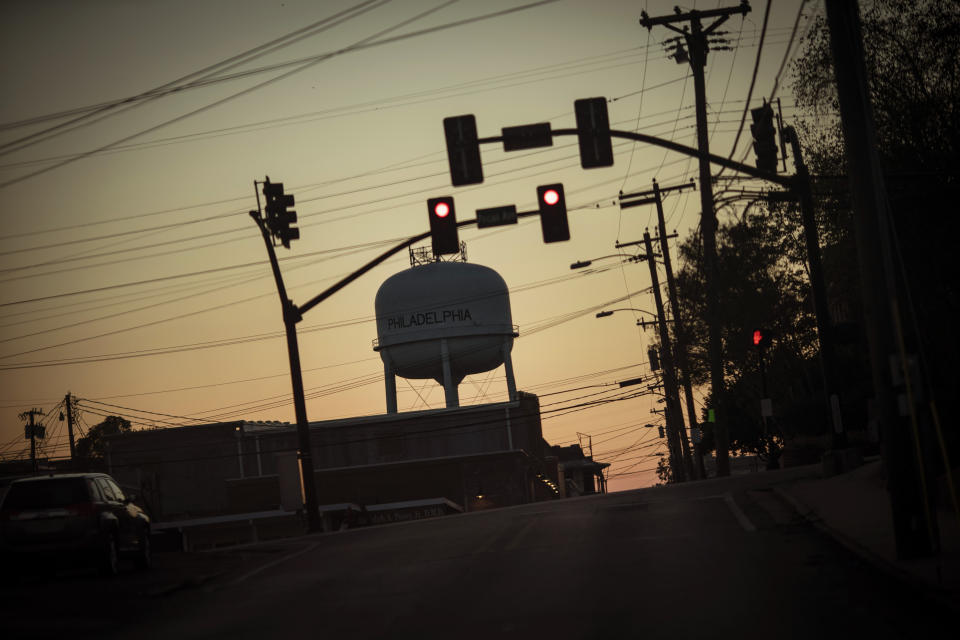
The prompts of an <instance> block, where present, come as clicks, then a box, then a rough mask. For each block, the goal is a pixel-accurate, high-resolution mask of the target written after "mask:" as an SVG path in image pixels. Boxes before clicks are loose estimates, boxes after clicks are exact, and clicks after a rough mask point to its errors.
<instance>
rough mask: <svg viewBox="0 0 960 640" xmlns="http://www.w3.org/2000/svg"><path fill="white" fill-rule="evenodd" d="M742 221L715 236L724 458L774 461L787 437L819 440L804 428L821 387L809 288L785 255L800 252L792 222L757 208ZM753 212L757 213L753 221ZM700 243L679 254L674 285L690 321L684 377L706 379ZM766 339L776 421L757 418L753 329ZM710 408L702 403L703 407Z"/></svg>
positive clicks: (809, 426)
mask: <svg viewBox="0 0 960 640" xmlns="http://www.w3.org/2000/svg"><path fill="white" fill-rule="evenodd" d="M753 211H754V212H755V213H753V214H750V215H744V216H743V217H742V218H741V219H740V220H739V221H734V222H728V223H723V224H721V225H720V228H719V229H718V231H717V270H716V274H715V281H716V283H717V284H718V286H719V287H720V288H721V291H723V292H724V299H723V300H722V304H721V305H720V315H719V318H718V320H719V322H720V331H721V339H722V342H723V356H724V362H723V365H724V378H725V381H726V387H727V396H726V402H725V407H726V410H727V412H728V424H729V431H730V448H731V450H732V451H733V452H734V453H753V454H760V455H764V456H766V455H769V454H771V453H773V454H774V455H776V451H775V450H776V449H778V448H779V442H780V441H781V440H782V438H783V437H784V436H785V435H797V434H804V433H811V432H812V431H819V430H821V429H822V427H821V426H820V424H819V421H818V420H816V419H812V418H811V414H812V413H814V412H815V411H816V410H817V403H818V402H819V401H820V398H819V395H818V394H820V392H821V391H822V385H821V383H820V380H819V379H818V373H817V370H816V364H817V360H816V358H817V347H816V334H815V332H814V321H813V315H812V304H811V303H810V299H809V293H808V292H809V285H808V284H807V279H806V275H805V273H804V271H803V266H802V264H799V263H798V262H797V260H796V259H794V258H793V257H792V255H794V254H795V253H796V249H795V248H791V247H790V245H792V244H798V243H801V240H800V239H799V237H800V233H801V231H800V227H799V222H798V220H799V215H798V214H795V213H794V214H791V213H790V211H789V210H788V209H772V208H767V207H764V206H763V205H762V204H759V206H758V207H757V208H755V209H753ZM758 211H759V212H758ZM699 247H700V245H699V242H698V239H697V238H691V239H689V240H687V241H686V242H685V243H684V244H682V245H681V247H680V253H681V256H682V259H681V262H682V264H683V265H684V266H683V268H682V269H681V270H680V272H679V274H678V276H677V282H678V293H679V295H680V298H681V300H680V304H681V307H682V308H683V310H682V313H683V315H684V317H685V318H688V319H689V320H688V322H687V323H686V324H687V329H688V332H689V335H687V336H686V342H687V344H688V345H690V347H691V356H692V358H691V359H692V369H691V372H690V373H691V377H692V379H693V381H694V382H695V383H698V384H703V383H705V382H706V381H707V379H708V373H709V372H708V367H707V353H706V343H707V323H706V315H705V314H706V304H705V288H704V280H703V277H702V269H701V263H702V260H701V256H700V251H699ZM760 327H762V328H764V329H768V330H771V331H773V333H774V334H775V335H776V339H775V340H774V341H773V343H772V344H771V345H770V346H769V347H767V349H766V353H765V369H766V383H767V395H768V397H771V398H774V399H775V400H776V402H775V409H776V415H777V416H778V417H777V419H776V420H774V421H769V420H768V421H767V422H766V423H764V421H763V419H762V417H761V415H760V399H761V398H762V397H763V384H762V381H761V375H760V361H759V352H758V350H757V348H756V347H754V346H753V343H752V333H753V330H754V329H756V328H760ZM709 402H710V398H708V406H709ZM703 424H704V446H705V448H706V449H707V450H712V449H713V448H714V441H713V431H712V424H710V423H707V422H706V420H704V421H703Z"/></svg>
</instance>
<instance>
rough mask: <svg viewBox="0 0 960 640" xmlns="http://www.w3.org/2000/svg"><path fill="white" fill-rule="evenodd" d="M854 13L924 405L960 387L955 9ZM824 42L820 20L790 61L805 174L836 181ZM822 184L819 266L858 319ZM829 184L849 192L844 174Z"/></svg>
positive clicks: (928, 4)
mask: <svg viewBox="0 0 960 640" xmlns="http://www.w3.org/2000/svg"><path fill="white" fill-rule="evenodd" d="M861 19H862V25H863V35H864V48H865V58H866V59H865V66H866V69H867V75H868V81H869V90H870V101H871V106H872V111H873V117H874V122H875V126H876V138H877V147H878V148H877V151H878V155H879V159H880V163H881V166H882V168H883V171H884V175H885V181H886V185H887V197H888V206H889V214H890V221H891V223H892V236H893V242H894V254H895V255H894V261H895V271H896V275H895V277H896V280H897V282H896V284H897V289H898V292H899V296H900V300H901V307H902V310H903V313H902V317H901V318H900V324H901V326H902V327H903V338H904V342H905V344H906V348H907V350H908V351H909V352H911V353H914V354H917V355H918V356H919V360H920V365H921V366H920V373H921V380H922V382H921V384H922V385H923V386H924V392H923V395H924V397H925V400H927V401H929V400H931V399H936V398H937V397H939V398H952V397H954V396H955V395H956V394H957V392H958V389H960V378H958V373H957V368H956V366H955V364H954V362H955V361H956V358H957V356H958V352H960V342H958V337H957V332H956V330H955V328H954V325H955V324H956V317H957V314H958V312H960V287H958V283H957V280H956V279H955V278H952V277H949V276H948V275H947V274H949V273H952V272H953V271H955V269H956V267H955V259H954V253H955V251H956V249H955V244H956V240H955V239H956V238H957V237H958V233H960V219H958V216H956V215H954V214H953V212H954V211H955V210H956V206H957V205H956V203H957V201H958V198H960V8H958V5H957V4H956V2H946V1H943V0H909V1H908V0H883V1H876V2H869V3H863V2H862V3H861ZM829 37H830V36H829V30H828V29H827V26H826V24H825V21H824V19H823V18H822V17H821V18H818V19H817V20H816V21H815V23H814V24H813V25H812V28H811V29H810V32H809V35H808V37H807V39H806V40H805V41H804V43H803V49H802V53H801V55H800V56H799V57H798V59H797V61H796V62H795V63H794V66H793V92H794V95H795V97H796V100H797V106H798V107H799V109H800V111H801V113H802V114H803V117H802V118H801V119H800V121H799V127H798V128H799V130H800V133H801V140H802V142H803V144H804V146H805V149H806V152H807V158H808V164H809V165H810V167H811V171H812V172H813V173H814V174H820V175H823V176H826V175H833V176H838V175H840V176H842V174H844V173H845V171H846V163H845V155H844V153H845V149H844V141H843V136H842V134H841V130H840V123H839V118H838V117H837V115H836V114H837V111H838V102H837V95H836V87H835V85H834V72H833V61H832V58H831V54H830V40H829ZM819 184H820V186H821V189H820V191H821V205H822V206H821V209H820V211H819V214H820V218H819V222H820V224H821V229H822V230H823V231H822V232H821V233H822V234H823V236H825V238H826V241H825V245H826V246H825V249H824V256H825V260H824V262H825V269H827V270H828V273H829V274H830V277H831V280H832V281H833V282H835V283H836V284H837V287H836V290H835V292H834V293H835V294H837V295H836V297H837V298H841V297H842V298H845V300H846V302H847V307H848V308H850V309H853V310H854V313H853V314H852V319H853V320H855V321H859V316H861V312H860V310H859V306H860V305H859V293H858V291H857V284H856V283H857V273H858V272H857V266H856V264H855V259H854V258H855V252H854V251H853V250H851V248H852V247H853V246H854V245H855V242H854V237H853V233H852V224H851V221H852V213H851V210H850V206H849V203H848V202H847V201H846V198H845V197H844V196H843V195H839V196H837V195H833V194H830V193H824V191H828V192H829V191H832V190H833V189H832V188H831V185H830V181H828V180H821V181H819ZM833 185H834V188H835V186H837V185H839V186H840V187H841V188H845V187H846V184H845V180H841V181H834V182H833ZM866 394H867V395H872V394H871V392H870V391H869V390H868V389H867V390H866ZM927 406H929V405H927ZM941 413H943V411H941ZM921 417H922V416H921ZM946 437H947V440H948V443H949V444H950V445H951V447H950V448H952V449H953V450H954V451H956V450H957V447H958V446H960V435H958V434H957V433H956V432H955V430H948V432H947V433H946ZM951 438H952V442H951Z"/></svg>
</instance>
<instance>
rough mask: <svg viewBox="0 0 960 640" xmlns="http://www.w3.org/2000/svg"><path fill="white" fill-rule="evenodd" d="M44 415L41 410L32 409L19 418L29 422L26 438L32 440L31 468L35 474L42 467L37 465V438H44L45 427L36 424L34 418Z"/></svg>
mask: <svg viewBox="0 0 960 640" xmlns="http://www.w3.org/2000/svg"><path fill="white" fill-rule="evenodd" d="M42 415H43V411H40V409H30V410H29V411H24V412H23V413H21V414H20V416H19V417H20V419H21V420H27V425H26V427H25V428H24V432H25V433H24V437H26V438H30V466H31V468H32V469H33V472H34V473H37V471H39V470H40V466H39V465H38V463H37V438H42V437H43V432H44V428H43V425H39V424H36V422H34V418H35V417H36V416H42Z"/></svg>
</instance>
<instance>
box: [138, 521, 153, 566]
mask: <svg viewBox="0 0 960 640" xmlns="http://www.w3.org/2000/svg"><path fill="white" fill-rule="evenodd" d="M151 566H153V550H152V549H151V547H150V532H149V531H147V530H144V531H143V532H142V533H141V534H140V544H139V548H138V550H137V569H149V568H150V567H151Z"/></svg>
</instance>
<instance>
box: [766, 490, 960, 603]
mask: <svg viewBox="0 0 960 640" xmlns="http://www.w3.org/2000/svg"><path fill="white" fill-rule="evenodd" d="M772 489H773V491H774V493H775V494H776V495H777V496H778V497H779V498H780V499H781V500H783V501H784V502H786V503H787V504H788V505H790V507H791V508H793V510H794V511H796V512H797V515H798V516H800V517H801V518H803V520H804V521H806V522H808V523H809V524H811V525H813V526H814V527H816V529H817V530H818V531H820V532H821V533H824V534H826V535H828V536H830V537H831V538H833V539H834V540H836V541H837V542H838V543H839V544H840V545H841V546H843V547H845V548H846V549H847V550H848V551H851V552H852V553H854V554H856V555H857V556H859V557H860V558H861V559H862V560H864V561H866V562H867V563H869V564H870V565H872V566H873V567H874V568H876V569H878V570H880V571H882V572H883V573H885V574H887V575H888V576H890V577H892V578H895V579H896V580H898V581H900V582H902V583H904V584H906V585H907V586H908V587H909V588H910V589H912V590H913V591H915V592H917V593H918V594H920V595H921V596H923V597H926V598H928V599H930V600H933V601H934V602H936V603H937V604H939V605H941V606H944V607H946V608H948V609H950V610H952V611H954V612H955V613H958V614H960V594H957V593H954V592H952V591H947V590H945V589H943V588H942V587H938V586H937V585H934V584H930V583H929V582H926V581H924V580H922V579H920V578H918V577H916V576H915V575H913V574H912V573H910V572H909V571H906V570H905V569H903V568H901V567H899V566H897V565H896V564H895V563H893V562H891V561H890V560H887V559H886V558H884V557H883V556H881V555H879V554H878V553H876V552H875V551H873V550H871V549H869V548H867V547H866V546H864V545H862V544H861V543H859V542H857V541H856V540H854V539H853V538H851V537H850V536H848V535H846V534H844V533H842V532H840V531H838V530H837V529H834V528H833V527H831V526H829V525H828V524H826V522H824V520H823V518H821V517H820V515H819V514H818V513H817V512H816V511H815V510H814V509H813V508H812V507H809V506H807V505H806V504H804V503H803V502H801V501H800V500H798V499H797V498H795V497H794V496H792V495H790V493H788V492H787V491H785V490H784V489H782V488H780V487H777V486H774V487H772ZM951 596H952V597H951Z"/></svg>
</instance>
